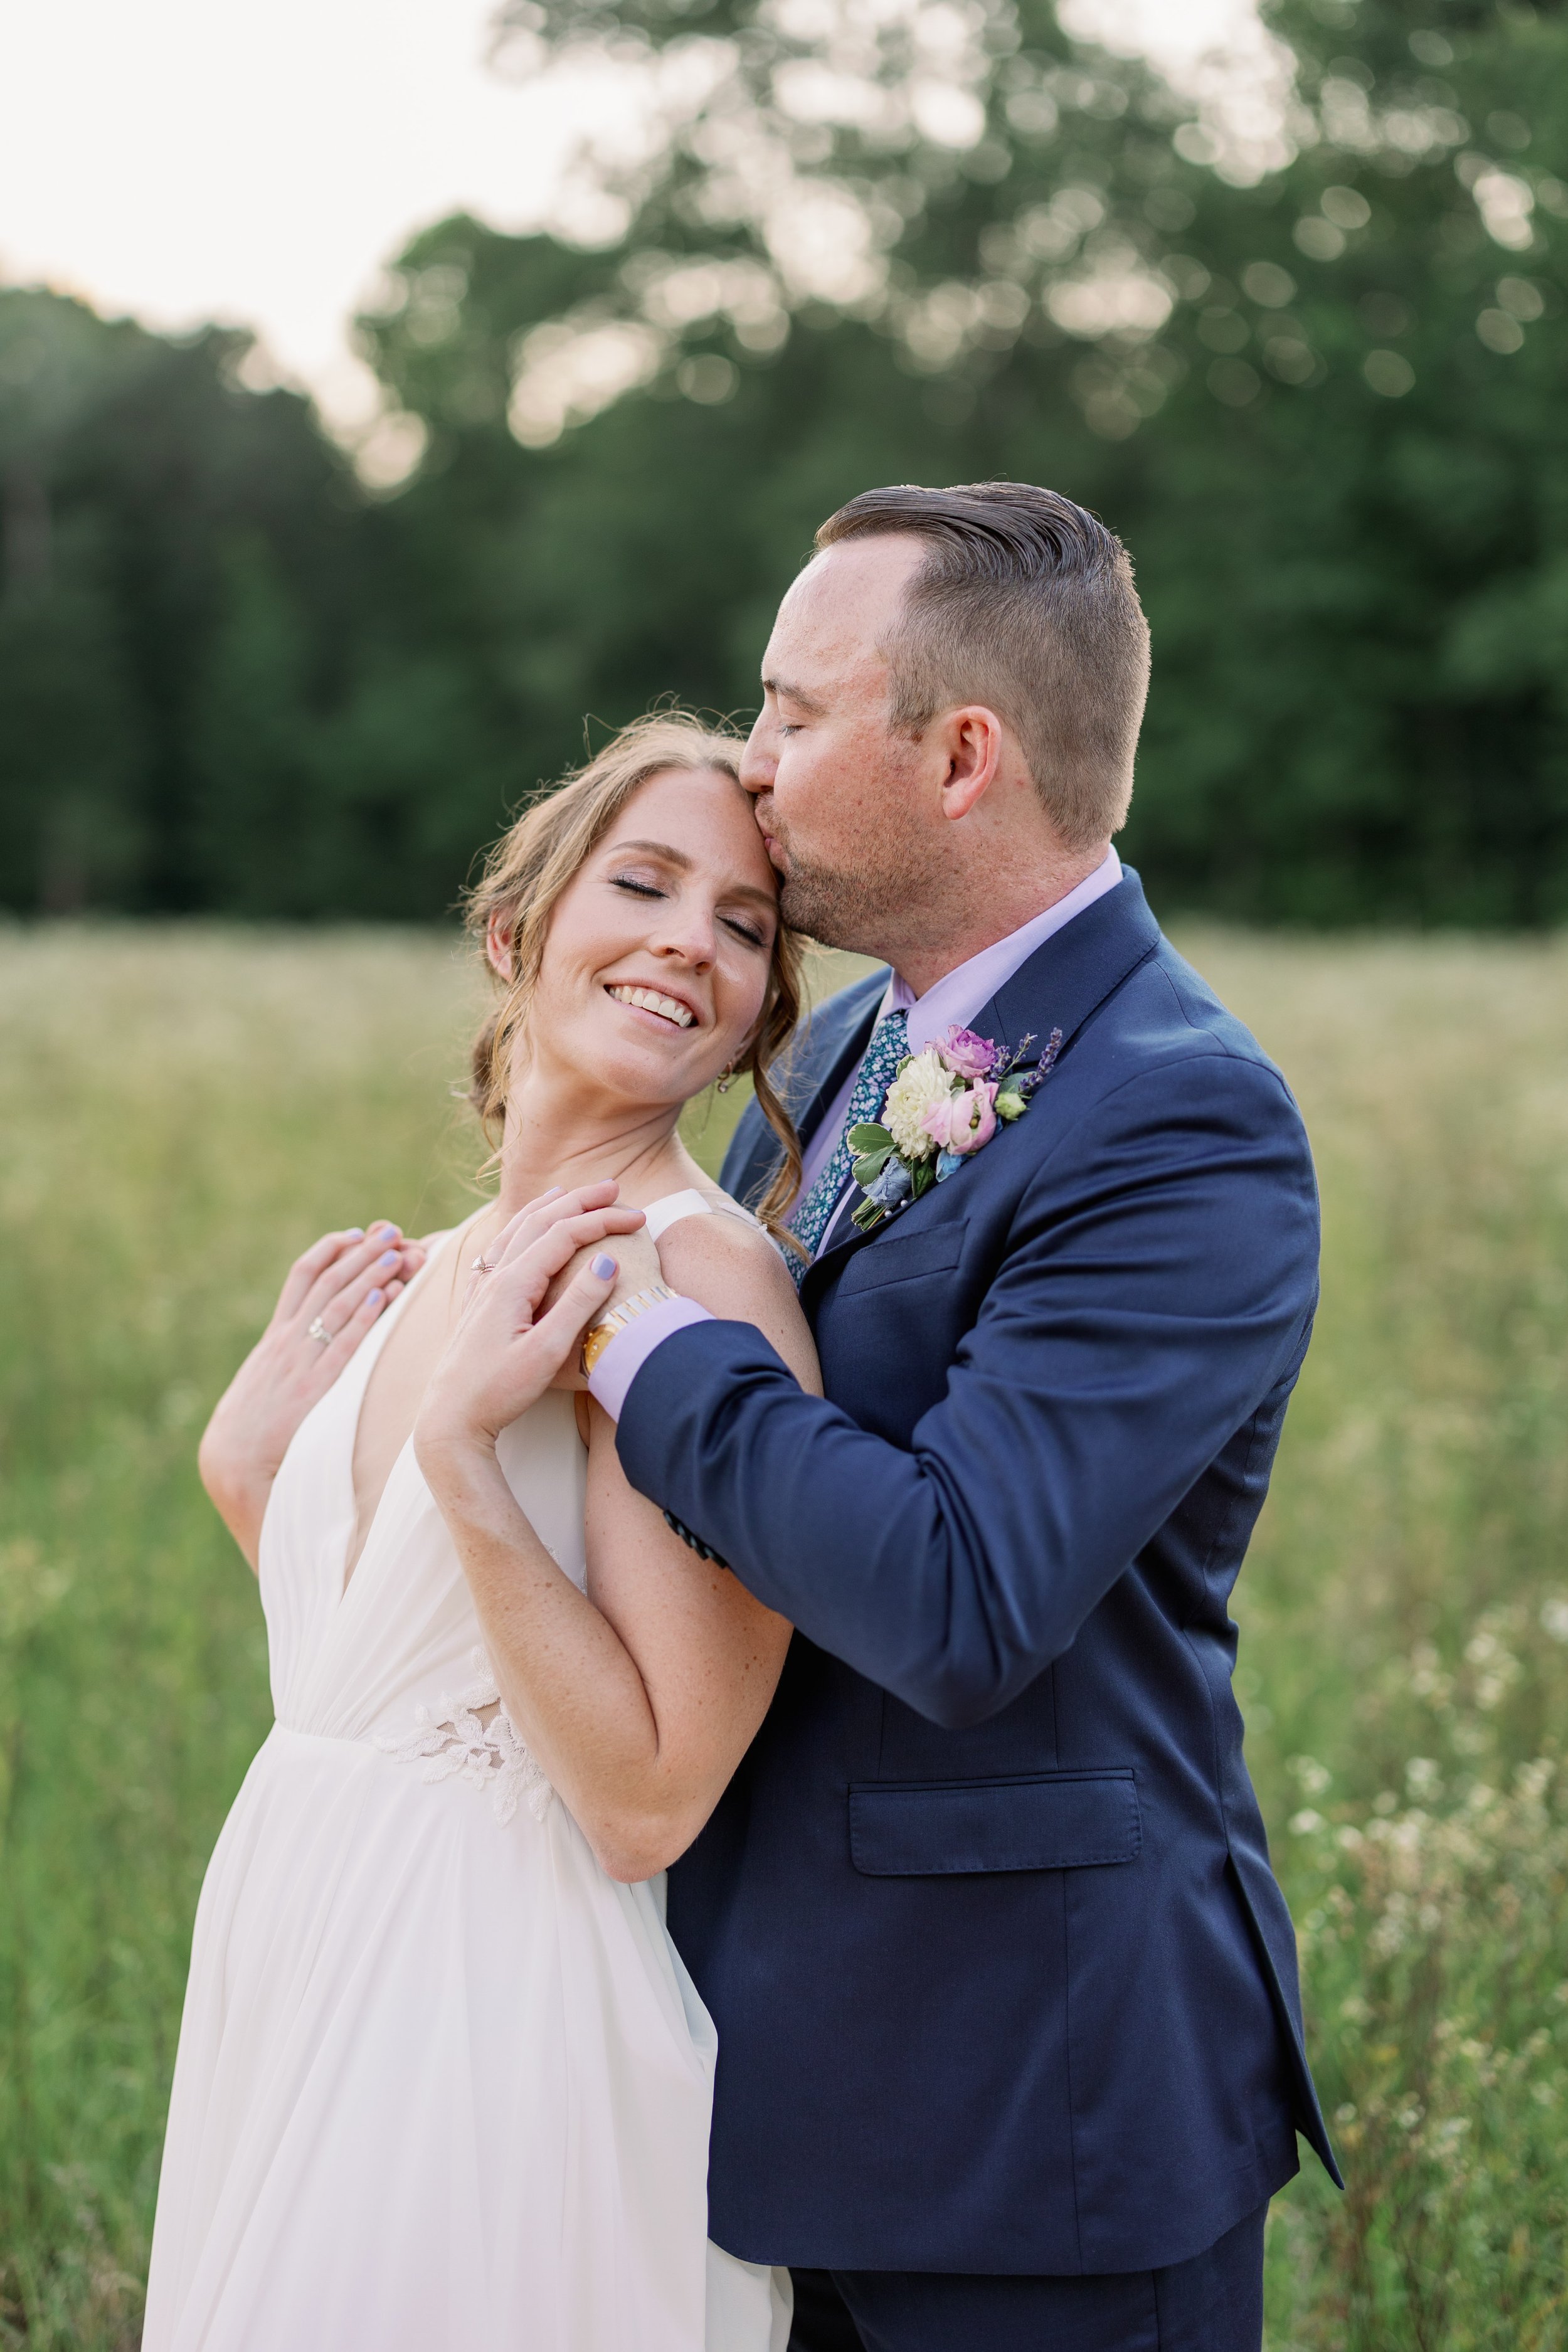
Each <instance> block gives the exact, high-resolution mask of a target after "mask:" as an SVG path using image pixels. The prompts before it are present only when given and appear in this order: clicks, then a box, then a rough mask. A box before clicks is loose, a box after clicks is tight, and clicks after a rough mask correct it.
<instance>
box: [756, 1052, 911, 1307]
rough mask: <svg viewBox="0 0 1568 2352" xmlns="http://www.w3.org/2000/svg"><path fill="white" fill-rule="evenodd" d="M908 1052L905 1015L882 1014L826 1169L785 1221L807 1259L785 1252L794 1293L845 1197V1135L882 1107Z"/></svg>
mask: <svg viewBox="0 0 1568 2352" xmlns="http://www.w3.org/2000/svg"><path fill="white" fill-rule="evenodd" d="M909 1050H910V1017H909V1014H908V1013H884V1014H883V1015H882V1018H881V1019H880V1021H879V1022H878V1024H877V1025H876V1027H875V1029H873V1030H872V1032H871V1042H870V1044H869V1045H868V1046H867V1048H866V1056H865V1059H864V1060H863V1061H862V1063H861V1065H860V1069H859V1075H858V1076H857V1078H856V1080H855V1090H854V1092H853V1094H851V1096H850V1097H849V1108H848V1109H847V1111H846V1112H845V1114H844V1127H843V1131H842V1133H841V1134H840V1136H839V1138H838V1140H837V1143H836V1144H835V1145H834V1147H833V1150H832V1154H831V1156H830V1157H829V1159H828V1161H827V1165H826V1168H824V1170H823V1171H822V1173H821V1175H820V1176H819V1177H818V1178H817V1180H816V1183H815V1184H814V1185H813V1186H812V1188H811V1190H810V1192H808V1193H807V1194H806V1195H805V1199H804V1200H803V1201H800V1202H797V1203H796V1206H795V1214H794V1215H793V1216H792V1217H791V1218H790V1220H789V1224H790V1231H791V1232H792V1233H793V1234H795V1236H796V1237H797V1239H798V1240H799V1241H800V1242H801V1243H802V1244H804V1246H805V1251H806V1255H805V1257H797V1256H796V1255H795V1252H794V1250H789V1251H787V1252H786V1253H785V1263H786V1265H788V1267H789V1270H790V1272H791V1274H793V1275H794V1276H795V1288H796V1289H797V1290H798V1289H799V1288H800V1286H801V1284H802V1283H803V1282H804V1281H805V1276H806V1272H807V1269H808V1268H809V1266H810V1265H811V1262H812V1259H813V1258H815V1257H816V1253H817V1249H818V1247H819V1245H820V1244H821V1241H822V1236H823V1234H825V1233H826V1231H827V1228H828V1225H829V1224H830V1223H831V1222H832V1218H833V1212H834V1211H835V1209H836V1208H837V1206H838V1203H839V1202H840V1201H841V1200H842V1199H843V1197H844V1188H845V1186H846V1185H847V1183H848V1181H849V1163H850V1160H851V1159H852V1158H853V1156H854V1155H853V1154H852V1153H851V1151H850V1149H849V1131H850V1129H851V1128H856V1127H859V1126H860V1125H862V1123H863V1122H864V1121H865V1120H867V1119H874V1118H876V1116H877V1113H878V1112H879V1110H880V1109H881V1108H882V1104H883V1101H884V1100H885V1098H886V1096H887V1092H888V1088H889V1087H890V1086H891V1085H892V1083H893V1080H894V1078H895V1077H896V1076H897V1075H898V1068H899V1064H900V1062H901V1061H902V1060H903V1058H904V1056H905V1055H906V1054H907V1053H908V1052H909Z"/></svg>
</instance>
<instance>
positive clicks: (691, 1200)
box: [643, 1184, 757, 1242]
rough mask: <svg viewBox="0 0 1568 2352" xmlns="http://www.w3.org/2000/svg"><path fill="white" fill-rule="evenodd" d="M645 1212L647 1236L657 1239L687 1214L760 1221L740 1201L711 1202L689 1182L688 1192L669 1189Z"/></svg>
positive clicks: (649, 1204)
mask: <svg viewBox="0 0 1568 2352" xmlns="http://www.w3.org/2000/svg"><path fill="white" fill-rule="evenodd" d="M643 1214H644V1215H645V1216H646V1217H647V1236H648V1239H649V1240H650V1241H654V1242H657V1241H658V1240H660V1239H661V1238H662V1236H663V1235H664V1234H667V1233H668V1231H669V1229H670V1227H671V1225H678V1224H679V1223H680V1221H681V1219H682V1218H683V1217H711V1216H715V1215H717V1216H727V1217H741V1218H743V1219H744V1221H745V1223H747V1224H748V1225H754V1224H755V1223H756V1222H757V1221H756V1219H755V1217H753V1216H752V1213H751V1211H750V1209H742V1206H741V1204H740V1202H739V1201H729V1200H725V1201H710V1199H709V1197H708V1195H707V1193H706V1192H699V1191H698V1190H697V1188H696V1186H695V1185H694V1184H689V1185H688V1186H687V1188H686V1190H685V1192H667V1193H666V1194H665V1196H664V1198H663V1200H662V1201H650V1202H648V1204H647V1208H646V1209H645V1210H644V1212H643Z"/></svg>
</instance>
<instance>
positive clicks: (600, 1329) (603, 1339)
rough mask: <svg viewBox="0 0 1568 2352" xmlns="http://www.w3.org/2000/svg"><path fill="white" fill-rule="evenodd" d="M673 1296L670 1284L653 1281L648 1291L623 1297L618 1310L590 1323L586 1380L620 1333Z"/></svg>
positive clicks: (585, 1344)
mask: <svg viewBox="0 0 1568 2352" xmlns="http://www.w3.org/2000/svg"><path fill="white" fill-rule="evenodd" d="M673 1297H675V1293H674V1291H673V1290H671V1288H670V1286H669V1285H668V1282H650V1283H649V1284H648V1286H647V1289H646V1290H634V1291H633V1293H632V1295H631V1297H629V1298H623V1299H622V1301H621V1303H620V1305H619V1306H618V1307H611V1309H610V1311H609V1313H608V1314H607V1315H605V1316H601V1318H599V1320H598V1322H597V1323H591V1324H590V1325H589V1327H588V1328H587V1330H586V1331H584V1334H583V1376H584V1380H585V1379H586V1378H587V1377H588V1375H589V1374H590V1373H591V1372H592V1370H593V1369H594V1367H595V1364H596V1363H597V1362H598V1360H599V1359H600V1357H601V1356H602V1355H603V1354H604V1352H605V1349H606V1348H607V1347H608V1346H609V1344H610V1342H611V1340H612V1339H614V1338H615V1336H616V1332H617V1331H624V1330H625V1329H626V1325H627V1324H628V1323H635V1322H636V1320H637V1317H638V1316H639V1315H646V1314H647V1310H648V1308H649V1307H658V1306H659V1305H661V1304H662V1303H663V1301H664V1300H665V1299H667V1298H673Z"/></svg>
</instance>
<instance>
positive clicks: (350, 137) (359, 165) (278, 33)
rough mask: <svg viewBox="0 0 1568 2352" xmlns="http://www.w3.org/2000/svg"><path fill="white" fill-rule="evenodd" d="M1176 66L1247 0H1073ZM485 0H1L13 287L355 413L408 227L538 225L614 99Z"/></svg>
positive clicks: (0, 167)
mask: <svg viewBox="0 0 1568 2352" xmlns="http://www.w3.org/2000/svg"><path fill="white" fill-rule="evenodd" d="M1063 15H1064V17H1067V18H1068V19H1069V20H1070V21H1071V22H1072V23H1073V24H1074V26H1075V27H1077V28H1079V29H1081V30H1084V31H1088V30H1089V29H1090V27H1091V26H1095V27H1100V28H1103V32H1104V35H1105V37H1108V38H1110V39H1111V40H1112V41H1114V43H1115V45H1116V46H1117V47H1129V48H1131V47H1144V48H1147V49H1148V50H1150V51H1151V52H1152V53H1154V54H1157V55H1159V56H1161V57H1162V58H1168V59H1169V60H1170V62H1171V63H1172V64H1173V65H1174V66H1175V67H1176V68H1177V69H1178V70H1180V68H1181V67H1182V65H1183V63H1184V61H1185V60H1186V59H1187V58H1191V57H1192V56H1193V55H1194V54H1195V53H1196V52H1197V51H1199V50H1201V49H1204V48H1205V47H1210V46H1212V45H1214V44H1215V43H1225V44H1226V46H1230V45H1231V44H1232V43H1237V42H1239V44H1240V46H1241V47H1243V48H1244V49H1245V48H1246V47H1248V46H1249V43H1248V38H1247V36H1248V33H1249V32H1250V34H1251V36H1252V40H1253V41H1256V38H1257V31H1256V24H1255V20H1254V19H1253V18H1252V11H1251V0H1065V5H1064V6H1063ZM489 16H490V8H489V5H487V0H268V5H266V6H265V7H258V6H257V5H255V0H249V5H246V6H245V7H243V8H242V7H240V6H238V5H236V0H131V4H130V5H127V0H0V92H3V93H4V131H3V134H0V280H4V281H6V282H9V283H11V284H17V283H25V284H30V283H37V282H40V281H41V282H45V283H47V284H50V285H54V286H58V287H60V288H62V289H68V290H69V291H71V292H73V293H78V294H81V295H83V296H85V297H86V298H87V299H89V300H90V301H92V302H93V303H95V304H96V305H97V306H98V307H99V308H100V310H105V311H107V312H110V313H121V312H125V311H130V312H133V313H134V314H135V315H136V316H138V317H140V318H142V319H144V320H147V321H148V322H149V323H150V324H152V325H154V326H161V327H184V326H188V325H191V324H194V323H195V321H197V320H203V319H209V318H211V319H221V320H230V321H242V322H244V323H246V324H248V325H251V326H254V327H255V328H257V329H258V331H259V332H260V334H261V336H262V338H263V339H264V341H265V342H266V344H267V346H268V350H269V351H270V352H271V353H272V354H273V356H274V357H275V359H276V360H277V362H279V365H280V366H281V367H282V368H283V369H284V370H285V371H286V372H287V373H289V374H290V375H292V376H294V377H296V378H299V379H302V380H303V381H304V382H306V383H309V384H310V385H311V386H312V387H313V388H314V389H315V390H316V392H317V393H318V394H319V396H321V399H322V401H323V404H325V405H326V406H327V407H328V409H329V410H330V411H331V413H333V414H334V415H336V416H337V417H338V418H339V419H340V420H342V422H343V423H345V424H347V423H351V422H353V419H354V418H355V416H356V415H363V413H364V403H365V401H366V399H367V397H368V396H369V390H368V385H367V383H366V379H365V377H364V373H363V370H361V369H360V368H359V367H358V366H357V363H355V362H353V361H351V360H350V359H349V357H348V354H347V346H346V342H345V340H344V329H345V324H346V321H347V320H348V319H349V317H350V316H351V315H352V313H353V310H354V308H355V306H356V304H357V303H359V302H360V301H361V300H362V299H363V296H364V294H365V292H366V289H368V288H369V287H370V286H371V285H372V284H374V278H375V275H376V271H377V269H378V268H379V267H380V266H381V265H382V264H383V263H384V262H386V261H387V260H389V259H390V258H391V257H393V256H394V255H395V253H396V252H397V250H398V248H399V247H400V246H401V245H402V244H403V243H404V242H405V239H406V238H407V236H409V234H410V233H411V232H412V231H413V230H415V229H416V228H419V227H422V226H424V225H426V223H427V222H430V221H433V220H437V219H439V218H440V217H441V216H442V215H445V214H447V213H450V212H453V211H456V210H458V209H459V208H466V209H468V210H471V211H474V212H477V213H479V214H480V215H483V216H484V217H485V218H486V219H488V220H490V221H493V222H495V223H497V224H498V225H500V226H509V227H522V226H529V225H531V224H532V223H535V222H537V221H538V219H539V218H540V216H541V215H542V213H543V211H544V210H545V208H546V206H547V205H548V203H549V200H550V194H551V190H552V185H553V184H554V181H555V178H556V175H557V173H558V172H559V170H560V168H561V165H562V162H563V158H564V156H565V154H566V152H567V150H568V149H569V147H570V145H571V143H572V141H573V139H574V135H575V131H576V129H577V127H578V126H579V125H581V124H582V123H583V122H584V121H585V120H586V119H587V116H588V114H589V113H590V111H591V110H594V109H595V108H596V107H600V106H602V105H603V104H604V103H605V102H606V98H605V95H603V94H598V93H595V90H594V89H593V88H592V87H590V86H587V85H584V84H579V85H578V86H577V87H576V88H575V89H573V90H570V91H565V92H563V91H561V90H560V89H556V90H555V91H554V92H553V93H552V96H551V98H550V99H549V100H548V101H546V100H543V99H542V96H541V95H540V94H538V93H535V92H531V91H530V90H528V89H519V88H517V87H515V86H513V85H509V84H507V83H505V82H502V81H500V80H499V79H496V78H495V77H494V76H493V75H492V74H490V73H489V71H488V70H487V68H486V67H485V63H484V53H485V36H486V28H487V25H488V22H489Z"/></svg>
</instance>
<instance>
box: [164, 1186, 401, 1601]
mask: <svg viewBox="0 0 1568 2352" xmlns="http://www.w3.org/2000/svg"><path fill="white" fill-rule="evenodd" d="M424 1263H425V1249H424V1244H422V1243H420V1242H409V1241H405V1240H404V1238H403V1236H402V1234H400V1233H399V1231H398V1229H397V1227H396V1226H395V1225H394V1224H390V1223H387V1222H386V1221H385V1220H384V1219H383V1220H381V1221H380V1222H379V1223H376V1224H374V1225H372V1226H371V1228H370V1230H369V1232H368V1233H362V1232H360V1231H359V1230H358V1228H357V1227H356V1228H354V1229H353V1230H352V1231H350V1232H348V1233H341V1234H322V1236H321V1240H320V1241H319V1242H316V1243H314V1244H312V1246H311V1247H310V1249H308V1250H306V1251H305V1253H304V1254H303V1255H302V1256H300V1257H297V1258H296V1259H295V1261H294V1263H293V1265H291V1266H290V1267H289V1274H288V1276H287V1279H286V1280H285V1282H284V1285H283V1288H282V1290H281V1291H280V1293H279V1298H278V1304H277V1306H276V1307H274V1309H273V1312H272V1319H271V1321H270V1322H269V1323H268V1326H267V1328H266V1330H265V1331H264V1332H263V1333H262V1335H261V1337H260V1339H258V1341H257V1343H256V1345H255V1347H254V1348H253V1349H251V1351H250V1353H249V1355H248V1356H247V1358H246V1360H245V1361H244V1363H243V1364H241V1366H240V1368H239V1370H238V1371H237V1372H236V1374H235V1376H234V1378H233V1380H232V1381H230V1382H229V1384H228V1386H227V1388H226V1390H225V1391H224V1392H223V1395H222V1396H221V1397H220V1398H219V1399H218V1402H217V1404H216V1407H215V1409H214V1412H213V1416H212V1419H211V1420H210V1421H209V1422H208V1423H207V1425H206V1430H205V1433H204V1435H203V1438H202V1442H201V1445H200V1447H199V1448H198V1450H197V1454H196V1462H197V1466H198V1467H199V1469H200V1471H201V1476H202V1484H203V1485H204V1486H205V1488H206V1490H207V1493H208V1494H209V1495H210V1496H212V1499H213V1501H214V1502H215V1503H216V1506H217V1508H218V1510H219V1512H220V1514H221V1515H222V1517H223V1518H224V1520H225V1521H226V1524H227V1526H228V1528H229V1530H230V1532H231V1533H232V1535H233V1536H234V1538H235V1540H236V1542H237V1544H238V1546H239V1548H240V1549H241V1551H243V1552H244V1554H245V1556H246V1558H247V1559H248V1560H249V1562H250V1564H251V1566H252V1567H253V1568H254V1567H255V1565H256V1547H257V1541H258V1537H259V1535H260V1532H261V1520H262V1515H263V1514H264V1512H265V1511H266V1508H267V1497H268V1495H269V1494H270V1492H271V1490H272V1481H273V1479H274V1478H275V1477H276V1476H277V1475H278V1465H279V1463H280V1462H281V1461H282V1459H283V1456H284V1454H286V1453H287V1452H288V1450H289V1439H290V1438H291V1437H292V1436H293V1434H294V1432H295V1431H296V1430H297V1429H298V1428H299V1426H300V1423H301V1422H302V1421H303V1420H304V1418H305V1415H306V1414H307V1413H308V1412H310V1408H311V1407H312V1405H315V1404H318V1403H320V1402H321V1398H322V1397H324V1396H325V1395H326V1393H327V1391H328V1390H329V1389H330V1388H331V1385H332V1382H333V1381H335V1380H336V1379H337V1377H338V1374H339V1373H340V1372H341V1371H342V1369H343V1366H344V1365H345V1364H346V1363H347V1362H348V1360H349V1358H350V1357H351V1356H352V1355H353V1352H354V1349H356V1348H357V1347H358V1346H359V1343H360V1341H361V1340H362V1339H363V1338H364V1336H365V1333H366V1332H367V1331H368V1330H369V1329H370V1328H371V1327H372V1325H373V1324H374V1322H375V1321H376V1320H377V1318H379V1317H380V1316H381V1315H383V1314H384V1312H385V1310H386V1308H387V1307H389V1306H390V1305H391V1304H392V1301H393V1300H394V1299H395V1297H397V1295H398V1293H399V1291H400V1290H401V1289H402V1288H403V1286H404V1285H405V1283H407V1282H410V1281H412V1279H413V1277H414V1276H415V1275H416V1274H417V1273H418V1271H419V1268H420V1267H421V1266H422V1265H424Z"/></svg>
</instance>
